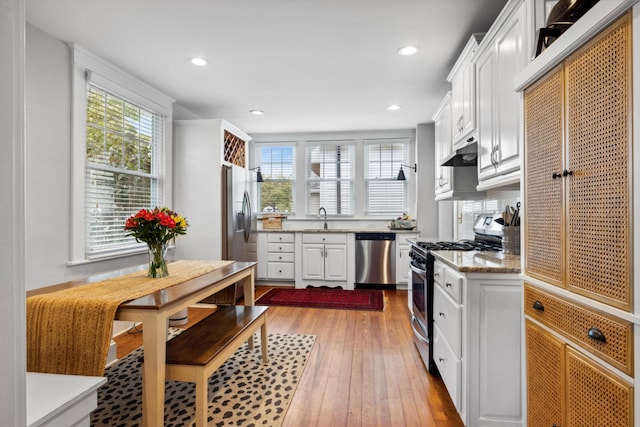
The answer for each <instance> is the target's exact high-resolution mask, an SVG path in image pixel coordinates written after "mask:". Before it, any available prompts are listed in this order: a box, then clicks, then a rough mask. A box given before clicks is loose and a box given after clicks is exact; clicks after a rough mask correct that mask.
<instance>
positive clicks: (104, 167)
mask: <svg viewBox="0 0 640 427" xmlns="http://www.w3.org/2000/svg"><path fill="white" fill-rule="evenodd" d="M163 141H164V116H163V115H162V114H160V113H157V112H154V111H150V110H148V109H145V108H143V107H140V106H139V105H136V104H134V103H131V102H128V101H127V100H125V99H122V98H120V97H118V96H117V95H114V94H111V93H109V92H107V91H105V90H103V89H101V88H99V87H97V86H95V85H92V84H88V85H87V121H86V186H85V213H86V219H87V221H86V224H87V229H86V241H87V249H86V251H87V255H88V256H92V255H93V256H95V255H102V254H108V253H112V252H120V251H123V250H127V249H133V248H136V247H139V246H142V244H139V243H137V242H136V241H135V239H134V238H132V237H125V234H126V233H125V230H124V222H125V220H126V219H127V218H128V217H129V216H130V215H133V214H135V213H136V212H137V211H138V210H139V209H142V208H153V207H155V206H160V205H162V204H163V200H162V194H163V192H162V176H163V168H162V164H163V162H162V159H163V155H164V153H163Z"/></svg>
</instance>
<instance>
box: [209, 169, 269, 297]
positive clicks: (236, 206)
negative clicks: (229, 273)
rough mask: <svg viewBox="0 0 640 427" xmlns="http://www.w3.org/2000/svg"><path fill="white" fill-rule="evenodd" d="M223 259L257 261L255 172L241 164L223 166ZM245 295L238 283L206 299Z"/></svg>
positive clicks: (221, 208) (221, 207)
mask: <svg viewBox="0 0 640 427" xmlns="http://www.w3.org/2000/svg"><path fill="white" fill-rule="evenodd" d="M221 184H222V200H221V203H220V205H221V206H220V210H221V212H222V230H221V236H222V259H225V260H234V261H256V260H257V259H258V253H257V247H258V245H257V240H258V239H257V234H256V224H257V221H256V212H255V210H254V209H255V208H254V206H255V205H254V203H253V197H252V195H254V194H256V189H257V183H256V173H255V172H251V171H249V170H247V169H245V168H241V167H239V166H227V165H223V166H222V179H221ZM243 296H244V288H243V287H242V286H241V285H239V284H237V283H236V284H234V285H233V286H229V287H228V288H227V289H224V290H222V291H220V292H218V293H216V294H214V295H212V296H210V297H208V298H206V299H204V300H203V302H207V303H213V304H219V305H232V304H235V303H236V301H237V300H238V299H240V298H242V297H243Z"/></svg>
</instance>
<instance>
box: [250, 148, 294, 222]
mask: <svg viewBox="0 0 640 427" xmlns="http://www.w3.org/2000/svg"><path fill="white" fill-rule="evenodd" d="M265 147H291V148H292V149H293V164H292V172H291V173H292V176H291V179H270V178H268V177H267V176H265V171H264V168H263V167H262V157H261V155H260V150H261V149H262V148H265ZM253 150H254V158H255V162H254V165H253V167H254V168H257V167H261V168H262V169H263V170H261V171H260V172H261V173H262V175H263V178H264V180H265V181H271V182H282V183H284V182H290V183H291V210H290V211H288V212H287V214H289V215H295V214H296V206H297V205H296V167H297V166H296V163H297V156H298V153H297V151H298V147H297V144H296V143H295V142H260V143H255V144H254V146H253ZM256 196H257V197H256V200H257V205H256V207H259V206H261V205H262V185H261V184H258V189H257V195H256ZM260 213H264V212H262V211H261V210H259V211H258V214H260Z"/></svg>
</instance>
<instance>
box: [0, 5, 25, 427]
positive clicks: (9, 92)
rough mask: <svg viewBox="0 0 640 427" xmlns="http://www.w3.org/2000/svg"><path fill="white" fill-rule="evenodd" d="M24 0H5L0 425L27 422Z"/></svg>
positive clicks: (0, 20) (0, 21) (0, 98)
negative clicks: (0, 419)
mask: <svg viewBox="0 0 640 427" xmlns="http://www.w3.org/2000/svg"><path fill="white" fill-rule="evenodd" d="M23 71H24V0H0V76H2V77H1V78H0V218H2V224H3V227H2V230H3V233H2V239H1V240H0V324H2V328H3V332H2V338H3V345H2V350H0V414H2V421H1V422H0V424H2V425H6V426H23V425H25V424H26V413H27V411H26V403H25V400H26V386H25V383H26V375H25V371H26V350H25V348H26V347H25V295H24V289H25V286H24V231H25V230H24V179H23V177H24V137H23V130H24V126H23V124H24V122H23V120H24V116H23V101H24V99H23V90H24V84H23V77H24V72H23Z"/></svg>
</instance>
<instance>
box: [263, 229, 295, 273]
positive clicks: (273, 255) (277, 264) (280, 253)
mask: <svg viewBox="0 0 640 427" xmlns="http://www.w3.org/2000/svg"><path fill="white" fill-rule="evenodd" d="M294 252H295V234H294V233H268V235H267V276H268V278H269V279H276V280H294V279H295V263H294V260H295V256H294Z"/></svg>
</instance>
